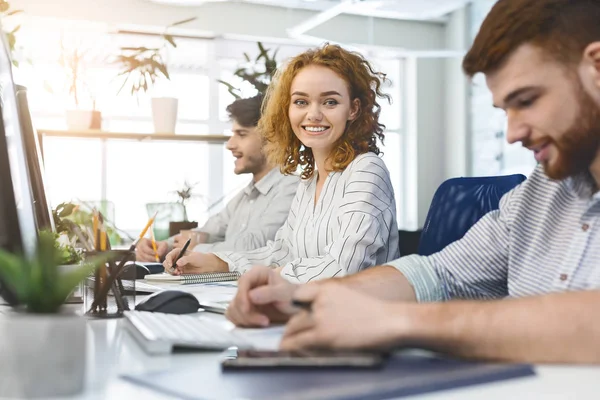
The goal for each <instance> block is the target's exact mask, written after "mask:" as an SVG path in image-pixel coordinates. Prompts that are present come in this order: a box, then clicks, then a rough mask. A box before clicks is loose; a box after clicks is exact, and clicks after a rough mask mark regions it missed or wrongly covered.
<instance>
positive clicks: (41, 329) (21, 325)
mask: <svg viewBox="0 0 600 400" xmlns="http://www.w3.org/2000/svg"><path fill="white" fill-rule="evenodd" d="M105 260H106V257H105V258H104V260H100V259H99V258H97V259H96V260H95V261H92V260H90V261H89V262H87V263H85V264H81V265H80V266H79V267H78V268H74V269H69V270H62V269H61V267H60V266H61V265H62V264H63V263H64V262H65V259H64V258H63V251H62V250H61V249H60V246H56V242H55V237H54V234H53V233H50V232H40V235H39V241H38V246H37V251H36V255H35V256H34V257H33V258H32V259H28V258H26V257H23V256H19V255H15V254H12V253H9V252H6V251H4V250H0V278H1V279H2V282H3V285H5V287H6V288H7V289H9V291H11V292H12V293H13V294H14V297H15V298H16V299H17V305H14V306H13V311H14V312H12V313H9V314H7V315H5V316H3V318H0V360H1V362H0V397H2V398H4V397H8V398H15V397H18V398H38V397H64V396H71V395H74V394H77V393H79V392H81V391H82V390H83V387H84V382H85V365H86V322H85V319H84V317H82V316H80V315H77V314H75V313H73V312H69V311H68V310H66V309H65V308H64V307H63V304H64V303H65V301H66V299H67V297H68V296H69V295H70V294H71V292H72V291H73V289H74V288H75V287H76V286H77V285H78V284H80V282H81V281H82V280H83V279H85V278H86V277H87V276H89V275H90V273H92V272H93V271H94V269H95V268H96V266H97V265H101V264H103V263H104V261H105Z"/></svg>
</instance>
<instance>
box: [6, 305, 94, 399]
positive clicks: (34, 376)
mask: <svg viewBox="0 0 600 400" xmlns="http://www.w3.org/2000/svg"><path fill="white" fill-rule="evenodd" d="M86 337H87V329H86V320H85V318H83V317H81V316H78V315H75V314H72V313H59V314H28V313H18V312H17V313H14V314H8V315H4V316H2V318H0V398H11V399H12V398H42V397H43V398H46V397H59V398H62V397H66V396H73V395H76V394H78V393H80V392H82V391H83V389H84V385H85V369H86V358H87V357H86Z"/></svg>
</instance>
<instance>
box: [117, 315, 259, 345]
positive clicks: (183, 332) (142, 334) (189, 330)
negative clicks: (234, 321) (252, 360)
mask: <svg viewBox="0 0 600 400" xmlns="http://www.w3.org/2000/svg"><path fill="white" fill-rule="evenodd" d="M125 318H126V319H127V321H128V324H127V325H128V328H129V330H130V331H131V333H132V334H133V336H134V337H135V338H136V340H137V341H138V342H139V343H140V344H141V345H142V347H143V348H144V350H145V351H146V352H147V353H149V354H169V353H171V352H172V351H173V348H174V347H188V348H197V349H206V350H224V349H227V348H228V347H231V346H236V347H238V348H240V349H251V348H252V345H251V344H250V343H249V342H248V341H247V340H245V339H243V338H242V337H240V336H239V335H237V334H236V333H235V332H232V331H229V330H227V329H225V328H224V327H223V326H222V325H220V324H219V323H218V322H216V321H214V320H211V319H210V318H207V317H206V316H202V315H198V314H187V315H177V314H163V313H154V312H148V311H125Z"/></svg>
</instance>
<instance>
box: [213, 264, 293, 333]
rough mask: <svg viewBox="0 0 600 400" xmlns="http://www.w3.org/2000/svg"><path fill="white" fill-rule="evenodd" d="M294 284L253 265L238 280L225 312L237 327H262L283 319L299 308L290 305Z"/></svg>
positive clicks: (268, 269)
mask: <svg viewBox="0 0 600 400" xmlns="http://www.w3.org/2000/svg"><path fill="white" fill-rule="evenodd" d="M297 287H298V285H294V284H292V283H290V282H288V281H286V280H285V279H283V278H282V277H281V275H280V273H279V272H278V271H276V270H274V269H272V268H269V267H265V266H255V267H253V268H252V269H251V270H250V271H248V272H246V273H245V274H244V275H242V277H241V278H240V279H239V281H238V290H237V294H236V296H235V298H234V299H233V301H232V302H231V303H230V304H229V307H227V312H226V313H225V315H226V316H227V318H229V320H230V321H231V322H233V323H234V324H236V325H238V326H262V327H264V326H268V325H269V324H271V323H280V322H285V321H287V320H288V318H289V315H290V314H292V313H294V312H297V311H298V310H297V309H296V308H295V307H292V305H291V300H292V295H293V294H294V292H295V291H296V288H297Z"/></svg>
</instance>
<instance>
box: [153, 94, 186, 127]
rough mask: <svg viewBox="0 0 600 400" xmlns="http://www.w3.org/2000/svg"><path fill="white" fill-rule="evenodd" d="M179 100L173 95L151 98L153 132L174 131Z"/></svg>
mask: <svg viewBox="0 0 600 400" xmlns="http://www.w3.org/2000/svg"><path fill="white" fill-rule="evenodd" d="M178 105H179V100H178V99H176V98H173V97H154V98H152V120H153V121H154V132H155V133H175V125H176V124H177V107H178Z"/></svg>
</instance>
